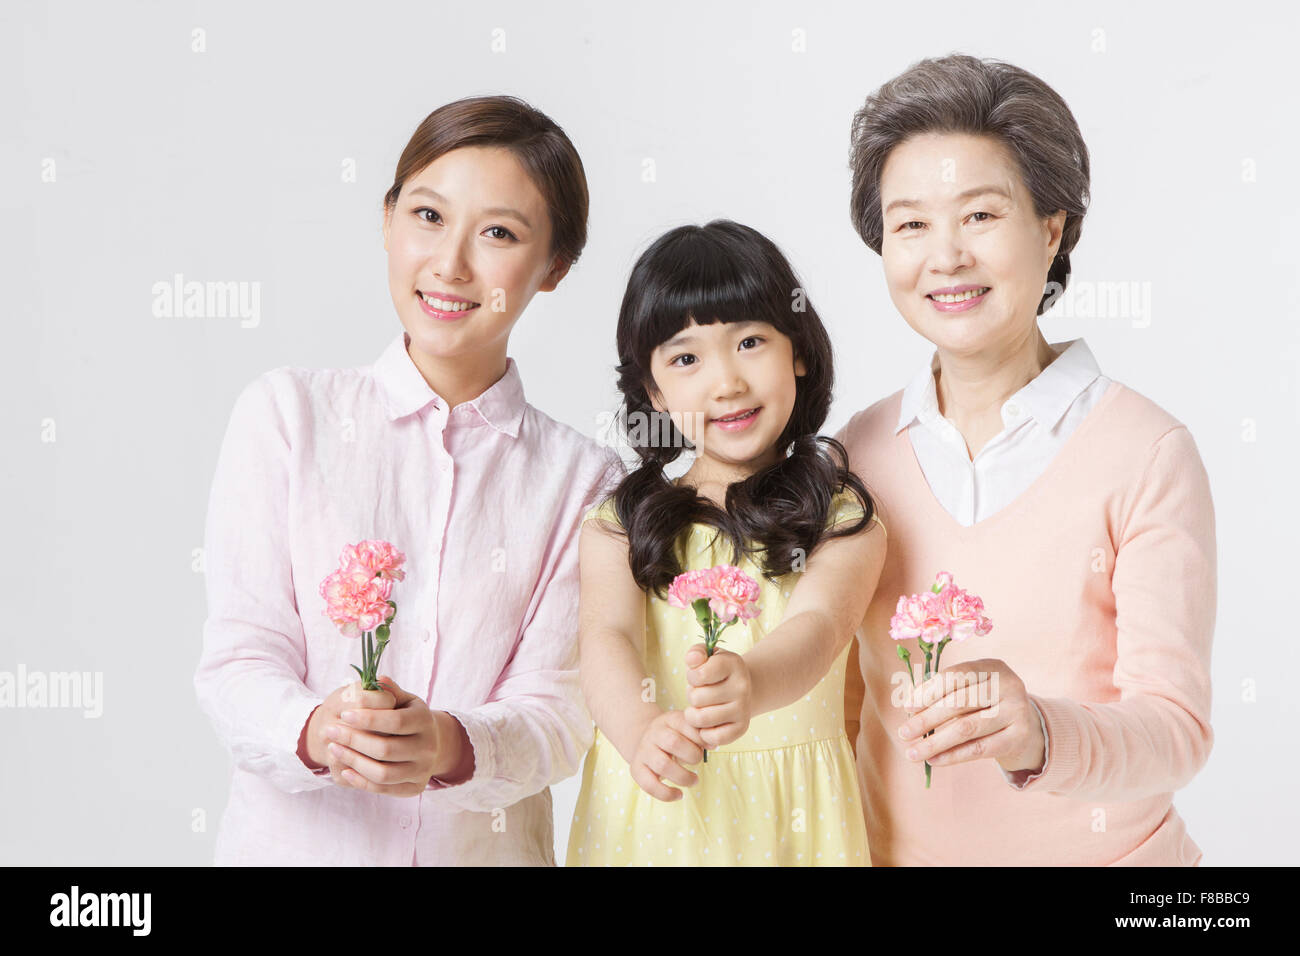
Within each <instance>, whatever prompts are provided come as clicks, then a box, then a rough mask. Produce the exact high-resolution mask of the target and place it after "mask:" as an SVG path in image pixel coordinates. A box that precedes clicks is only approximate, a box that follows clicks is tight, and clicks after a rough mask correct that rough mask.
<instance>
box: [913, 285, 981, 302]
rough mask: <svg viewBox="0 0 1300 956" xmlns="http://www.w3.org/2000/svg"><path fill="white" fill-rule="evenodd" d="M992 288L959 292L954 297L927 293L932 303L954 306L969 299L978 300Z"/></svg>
mask: <svg viewBox="0 0 1300 956" xmlns="http://www.w3.org/2000/svg"><path fill="white" fill-rule="evenodd" d="M990 288H992V287H991V286H980V287H979V288H978V289H967V290H966V291H965V292H958V293H955V294H953V295H934V294H930V293H927V294H926V298H927V299H929V300H930V301H931V302H942V303H944V304H945V305H952V304H953V303H955V302H965V301H967V300H968V299H978V298H979V297H980V296H982V295H983V294H984V293H986V292H988V291H989V289H990Z"/></svg>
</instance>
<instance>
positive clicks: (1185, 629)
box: [1023, 425, 1217, 800]
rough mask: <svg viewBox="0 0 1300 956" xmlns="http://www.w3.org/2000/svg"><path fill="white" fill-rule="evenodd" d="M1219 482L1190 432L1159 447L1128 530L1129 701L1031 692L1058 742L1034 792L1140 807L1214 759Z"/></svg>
mask: <svg viewBox="0 0 1300 956" xmlns="http://www.w3.org/2000/svg"><path fill="white" fill-rule="evenodd" d="M1215 548H1216V545H1215V527H1214V506H1213V503H1212V501H1211V498H1210V482H1209V477H1208V476H1207V474H1206V471H1205V467H1204V465H1203V464H1202V462H1201V457H1200V455H1199V453H1198V452H1197V450H1196V444H1195V442H1194V441H1193V440H1192V436H1191V434H1190V433H1189V432H1188V430H1187V428H1186V427H1184V426H1182V425H1178V426H1176V427H1174V428H1172V429H1170V430H1169V431H1168V432H1166V433H1165V434H1164V435H1163V436H1161V437H1160V439H1159V440H1158V441H1157V442H1156V443H1155V445H1154V446H1153V448H1152V450H1151V456H1150V459H1149V460H1148V462H1147V465H1146V469H1145V471H1144V472H1143V476H1142V479H1141V480H1140V481H1139V483H1138V484H1137V485H1136V486H1135V488H1134V490H1133V495H1132V500H1131V501H1130V502H1129V504H1128V507H1127V509H1126V516H1125V518H1124V520H1123V523H1122V524H1121V526H1120V528H1119V542H1118V545H1117V547H1116V555H1115V568H1114V573H1113V575H1112V579H1111V587H1112V590H1113V592H1114V595H1115V615H1116V620H1115V625H1116V648H1115V649H1116V661H1115V669H1114V682H1115V686H1116V687H1118V688H1119V690H1120V698H1121V699H1120V700H1119V701H1117V702H1114V703H1082V702H1079V701H1074V700H1067V699H1064V698H1043V697H1037V696H1034V695H1032V694H1031V695H1030V698H1031V700H1033V702H1034V703H1035V704H1037V706H1038V708H1039V709H1040V711H1041V712H1042V714H1043V718H1044V720H1045V721H1046V724H1047V733H1048V737H1049V738H1050V739H1051V747H1050V753H1049V755H1048V759H1047V764H1046V766H1045V767H1044V768H1043V772H1042V774H1041V775H1039V776H1037V777H1035V778H1034V779H1032V780H1030V781H1029V782H1028V783H1027V784H1026V785H1025V786H1024V788H1023V789H1024V790H1025V791H1044V792H1049V791H1050V792H1052V793H1059V794H1065V795H1068V796H1072V797H1080V798H1088V799H1097V800H1136V799H1141V798H1143V797H1149V796H1152V795H1154V794H1158V793H1168V792H1171V791H1174V790H1177V789H1178V788H1180V787H1182V786H1184V785H1185V784H1187V782H1188V781H1190V780H1191V779H1192V777H1193V776H1195V774H1196V773H1197V771H1198V770H1200V769H1201V767H1202V766H1203V765H1204V764H1205V761H1206V758H1207V757H1208V756H1209V753H1210V748H1211V746H1212V744H1213V740H1214V735H1213V732H1212V731H1211V729H1210V645H1211V642H1212V640H1213V636H1214V617H1215V608H1216V598H1217V582H1216V551H1215Z"/></svg>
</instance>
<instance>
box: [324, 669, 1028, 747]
mask: <svg viewBox="0 0 1300 956" xmlns="http://www.w3.org/2000/svg"><path fill="white" fill-rule="evenodd" d="M348 666H349V667H351V668H352V669H353V670H354V671H356V672H357V676H358V677H360V678H361V679H362V680H365V679H366V675H365V674H363V673H361V668H360V667H358V666H357V665H356V664H349V665H348ZM1040 736H1041V735H1040Z"/></svg>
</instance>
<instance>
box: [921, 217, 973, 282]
mask: <svg viewBox="0 0 1300 956" xmlns="http://www.w3.org/2000/svg"><path fill="white" fill-rule="evenodd" d="M934 236H935V238H934V243H933V246H932V248H931V250H930V271H931V272H932V273H934V274H936V275H954V274H956V273H957V272H959V271H961V270H962V269H964V268H967V267H969V266H971V265H973V264H974V262H975V259H974V256H972V255H971V252H970V249H969V248H967V246H966V242H965V239H964V237H963V236H962V234H961V230H959V229H952V228H949V229H946V230H944V229H936V230H935V233H934Z"/></svg>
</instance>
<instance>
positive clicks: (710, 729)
mask: <svg viewBox="0 0 1300 956" xmlns="http://www.w3.org/2000/svg"><path fill="white" fill-rule="evenodd" d="M686 667H687V671H686V680H687V683H689V684H690V685H691V689H690V692H689V693H688V695H687V699H688V700H689V701H690V706H689V707H687V708H686V710H684V711H683V712H682V713H684V714H685V715H686V720H687V722H688V723H690V725H691V726H692V727H695V728H696V729H698V730H699V732H700V737H701V738H702V739H703V740H704V743H705V745H706V746H708V747H721V746H722V745H724V744H729V743H731V742H732V741H733V740H739V739H740V738H741V737H742V736H743V735H744V733H745V731H746V730H748V729H749V718H750V716H751V715H752V713H753V691H754V684H753V681H752V680H751V679H750V675H749V667H748V665H747V664H746V663H745V659H744V658H743V657H741V656H740V655H739V654H733V653H732V652H731V651H721V650H716V649H715V650H714V652H713V656H712V657H709V656H708V653H707V652H706V651H705V649H704V645H703V644H696V645H694V646H693V647H692V648H691V649H690V650H688V651H687V652H686Z"/></svg>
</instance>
